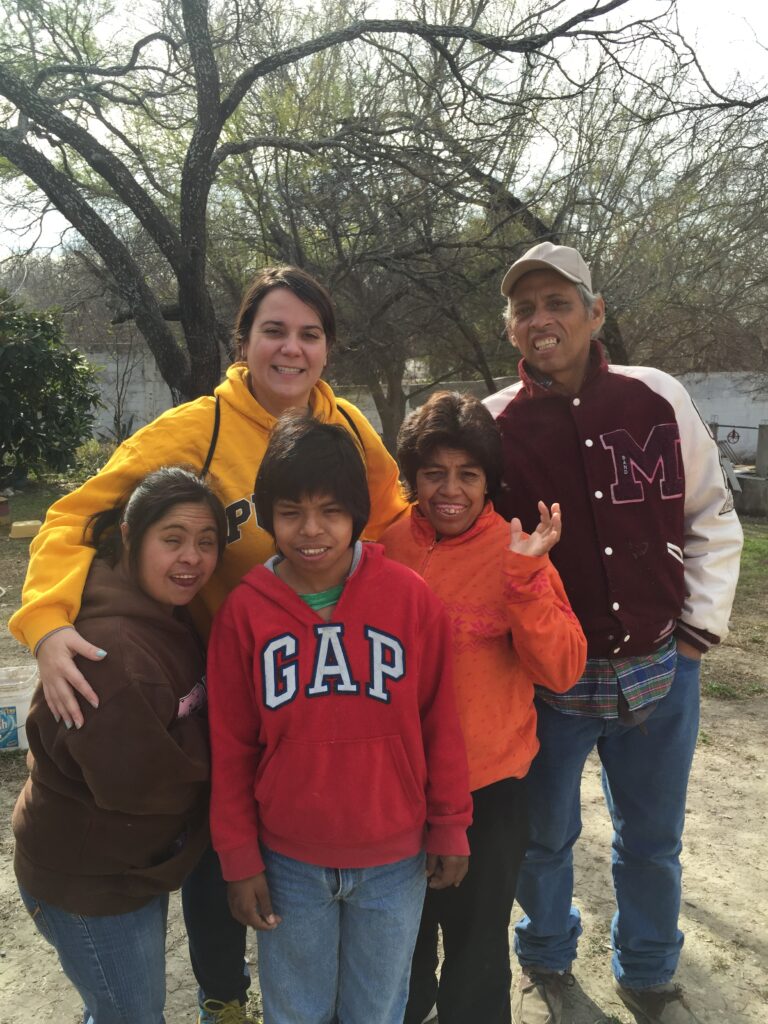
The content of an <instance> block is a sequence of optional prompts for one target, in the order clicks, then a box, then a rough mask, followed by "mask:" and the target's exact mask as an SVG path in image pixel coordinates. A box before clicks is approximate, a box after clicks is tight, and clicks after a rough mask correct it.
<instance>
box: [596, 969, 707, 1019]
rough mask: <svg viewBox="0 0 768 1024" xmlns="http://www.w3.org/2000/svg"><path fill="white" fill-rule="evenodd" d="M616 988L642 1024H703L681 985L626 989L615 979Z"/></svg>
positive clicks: (671, 984)
mask: <svg viewBox="0 0 768 1024" xmlns="http://www.w3.org/2000/svg"><path fill="white" fill-rule="evenodd" d="M614 987H615V989H616V991H617V992H618V994H619V998H620V999H621V1001H622V1002H623V1003H624V1005H625V1006H626V1007H627V1008H628V1009H629V1010H631V1011H632V1013H634V1015H635V1019H636V1020H638V1021H640V1024H701V1021H700V1020H699V1018H698V1017H697V1016H696V1014H695V1013H694V1012H693V1010H691V1008H690V1006H689V1005H688V1003H687V1002H686V1001H685V996H684V995H683V989H682V987H681V986H680V985H675V984H673V983H672V982H669V983H668V984H666V985H655V986H654V987H653V988H624V986H623V985H620V984H619V983H618V981H616V980H615V979H614Z"/></svg>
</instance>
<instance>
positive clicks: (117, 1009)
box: [19, 886, 168, 1024]
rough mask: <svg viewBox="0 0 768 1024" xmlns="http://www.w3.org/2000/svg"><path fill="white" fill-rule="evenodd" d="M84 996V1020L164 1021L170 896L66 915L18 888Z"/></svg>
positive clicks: (99, 1023) (95, 1023)
mask: <svg viewBox="0 0 768 1024" xmlns="http://www.w3.org/2000/svg"><path fill="white" fill-rule="evenodd" d="M19 891H20V893H21V898H22V900H23V901H24V905H25V906H26V908H27V910H28V911H29V913H30V915H31V917H32V920H33V921H34V923H35V925H36V927H37V930H38V931H39V932H40V934H41V935H42V936H43V938H44V939H46V940H47V941H48V942H50V944H51V945H52V946H53V947H54V949H55V950H56V952H57V953H58V954H59V960H60V961H61V966H62V968H63V970H64V973H65V974H66V976H67V977H68V978H69V980H70V981H71V982H72V984H73V985H74V986H75V988H76V989H77V991H78V992H79V993H80V996H81V998H82V1000H83V1003H84V1004H85V1005H84V1008H83V1024H164V1021H165V1017H164V1016H163V1008H164V1006H165V930H166V924H167V920H168V897H167V896H156V897H155V898H154V899H153V900H151V901H150V902H149V903H147V904H146V905H145V906H143V907H142V908H141V909H140V910H134V911H131V912H130V913H128V914H114V915H111V916H107V917H88V916H84V915H80V914H70V913H67V911H66V910H60V909H59V908H58V907H54V906H52V905H51V904H50V903H43V902H42V901H41V900H37V899H35V898H34V896H31V895H30V894H29V893H28V892H26V890H24V889H23V888H21V886H20V887H19Z"/></svg>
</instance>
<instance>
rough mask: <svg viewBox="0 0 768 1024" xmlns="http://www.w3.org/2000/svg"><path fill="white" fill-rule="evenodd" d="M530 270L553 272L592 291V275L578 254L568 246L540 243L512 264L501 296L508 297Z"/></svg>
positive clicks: (502, 284) (505, 277) (505, 276)
mask: <svg viewBox="0 0 768 1024" xmlns="http://www.w3.org/2000/svg"><path fill="white" fill-rule="evenodd" d="M532 270H554V271H556V272H557V273H558V274H561V275H562V276H563V277H564V278H565V279H566V280H567V281H572V282H573V283H574V284H583V285H586V286H587V288H588V289H589V290H590V291H592V275H591V274H590V272H589V267H588V266H587V264H586V263H585V262H584V260H583V259H582V257H581V253H580V252H578V251H577V250H576V249H571V247H570V246H568V245H553V244H552V242H540V243H539V244H538V245H534V247H533V248H532V249H529V250H528V252H526V253H524V254H523V255H522V256H521V257H520V259H519V260H516V261H515V262H514V263H513V264H512V266H511V267H510V268H509V270H508V271H507V272H506V274H505V275H504V280H503V281H502V282H501V294H502V295H506V296H507V297H509V295H510V294H511V292H512V289H513V288H514V286H515V285H516V284H517V282H518V281H519V280H520V278H521V277H522V276H523V274H528V273H530V272H531V271H532Z"/></svg>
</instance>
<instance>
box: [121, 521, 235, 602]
mask: <svg viewBox="0 0 768 1024" xmlns="http://www.w3.org/2000/svg"><path fill="white" fill-rule="evenodd" d="M120 529H121V532H122V535H123V540H124V543H125V544H126V545H130V542H131V538H130V533H129V530H128V526H127V525H126V524H125V523H123V524H122V525H121V527H120ZM218 558H219V548H218V532H217V529H216V520H215V519H214V518H213V513H212V512H211V510H210V508H209V507H208V506H207V505H205V504H193V503H191V502H190V503H181V504H178V505H174V506H173V508H171V509H170V511H169V512H167V513H166V514H165V515H164V516H163V517H162V518H161V519H158V520H157V522H155V523H153V524H152V525H151V526H149V527H147V530H146V531H145V533H144V536H143V538H142V540H141V550H140V552H139V558H138V565H137V582H138V584H139V587H140V588H141V589H142V590H143V591H144V593H145V594H147V596H148V597H151V598H153V599H154V600H155V601H158V602H159V603H160V604H161V605H163V606H164V607H165V608H167V609H170V608H173V607H177V606H180V605H185V604H189V602H190V601H191V600H192V598H193V597H194V596H195V594H197V592H198V591H199V590H200V588H201V587H203V586H205V584H206V583H207V582H208V580H209V579H210V578H211V574H212V573H213V570H214V569H215V568H216V563H217V561H218ZM126 559H127V552H126Z"/></svg>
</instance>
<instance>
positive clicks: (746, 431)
mask: <svg viewBox="0 0 768 1024" xmlns="http://www.w3.org/2000/svg"><path fill="white" fill-rule="evenodd" d="M678 380H679V381H680V382H681V383H682V384H684V385H685V387H686V388H687V389H688V392H689V393H690V395H691V396H692V397H693V400H694V402H695V403H696V405H697V407H698V409H699V412H700V413H701V415H702V417H703V418H704V420H706V422H707V423H717V424H719V430H718V440H721V441H723V440H726V439H727V438H728V434H729V433H730V432H731V431H732V430H734V429H735V431H736V433H737V434H738V435H739V437H738V440H734V441H729V443H730V445H731V447H732V448H733V450H734V452H735V454H736V455H737V456H738V457H739V459H741V460H742V461H744V462H749V463H751V462H754V459H755V452H756V450H757V428H758V426H759V425H760V424H761V423H768V386H766V384H763V386H762V388H761V389H760V390H758V389H757V388H756V386H755V385H756V378H755V375H754V374H752V373H748V372H739V373H736V372H734V373H685V374H681V375H680V377H679V378H678Z"/></svg>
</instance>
